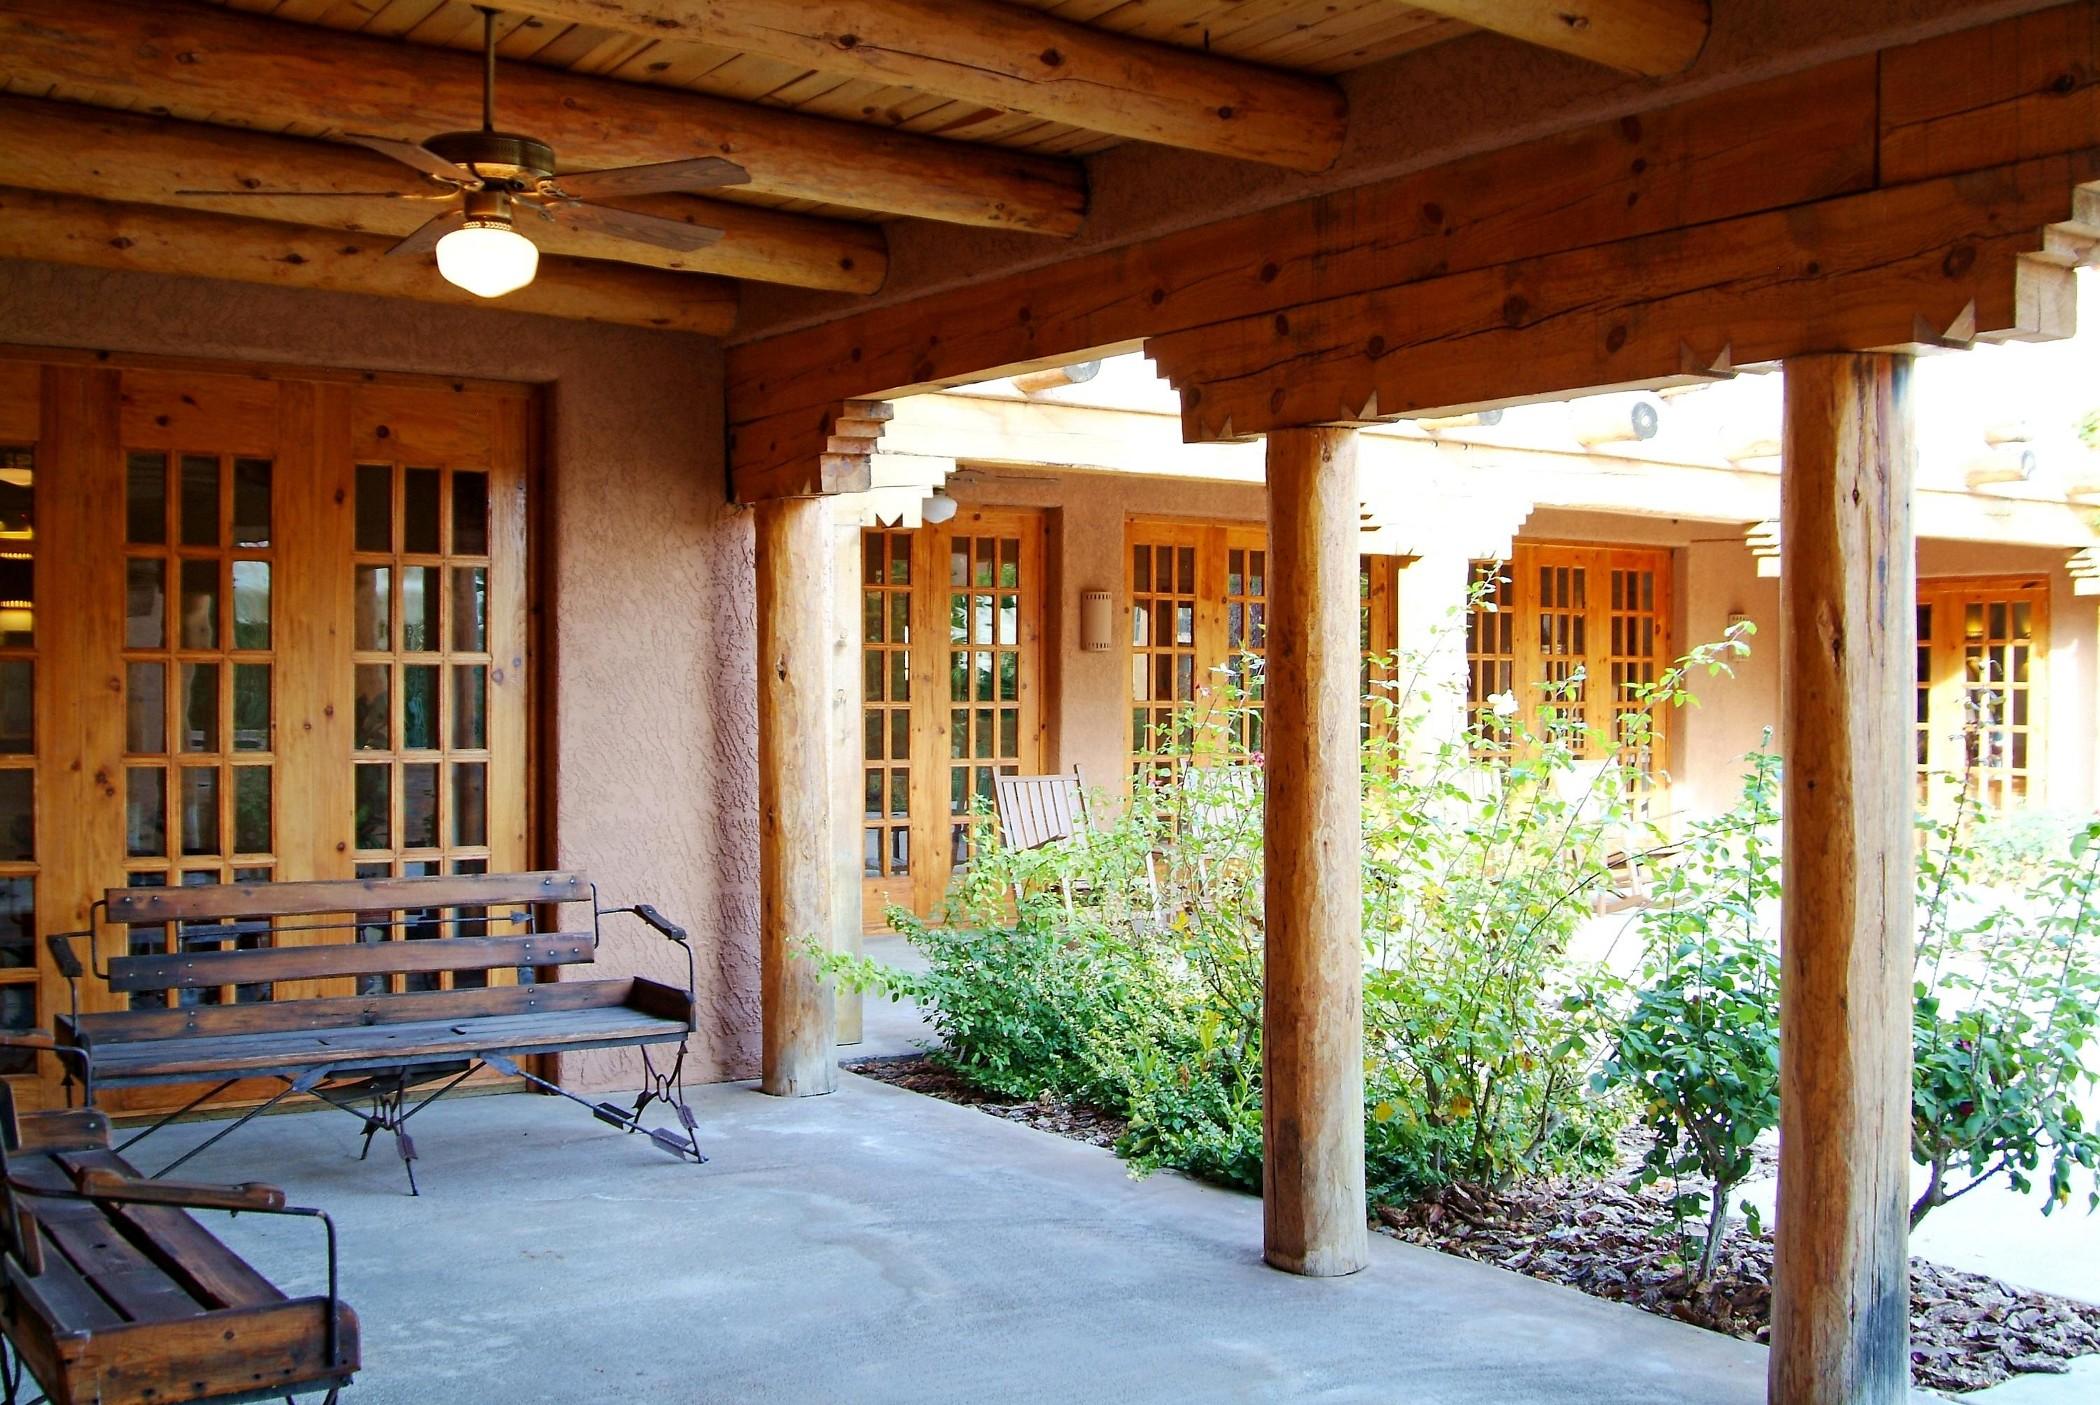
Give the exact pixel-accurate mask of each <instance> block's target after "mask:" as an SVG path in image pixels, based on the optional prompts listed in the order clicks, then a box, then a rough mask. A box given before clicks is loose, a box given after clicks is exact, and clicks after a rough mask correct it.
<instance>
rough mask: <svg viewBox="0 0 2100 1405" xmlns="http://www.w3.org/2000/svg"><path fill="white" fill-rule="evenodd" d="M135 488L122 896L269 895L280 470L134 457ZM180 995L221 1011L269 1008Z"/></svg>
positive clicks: (205, 456) (146, 943) (131, 491)
mask: <svg viewBox="0 0 2100 1405" xmlns="http://www.w3.org/2000/svg"><path fill="white" fill-rule="evenodd" d="M124 483H125V489H124V540H125V550H124V758H125V759H124V853H125V859H126V864H125V881H126V883H128V884H129V885H130V886H132V887H163V886H166V885H169V884H181V885H184V886H188V885H193V884H212V883H224V882H229V881H233V882H267V881H268V880H269V878H270V875H271V873H272V872H273V871H274V870H275V867H276V830H275V819H276V813H275V812H276V793H275V792H276V786H275V774H274V771H275V765H276V751H275V747H276V735H275V728H274V707H273V681H274V673H275V663H276V654H275V650H274V644H275V639H274V620H273V618H272V615H273V603H274V602H273V599H272V593H271V578H272V568H273V565H274V563H275V560H276V550H275V541H274V524H273V518H274V511H273V484H272V464H271V461H270V460H269V459H266V458H261V457H254V456H243V455H231V454H219V453H209V452H174V453H170V452H165V451H162V450H158V449H150V450H148V449H141V450H133V451H131V452H129V453H127V454H126V455H125V460H124ZM207 925H208V924H207ZM129 936H130V941H131V950H132V951H133V952H134V953H141V952H159V951H172V950H176V949H179V948H181V947H184V946H196V945H198V944H199V943H200V942H201V943H206V944H210V945H224V944H225V941H227V940H231V941H233V942H235V943H236V944H238V945H243V946H256V945H260V944H262V942H263V940H264V936H263V934H261V933H256V932H242V933H239V934H233V935H230V936H221V935H220V933H219V932H218V931H217V930H216V929H214V930H212V931H208V932H202V933H198V932H178V931H173V930H170V929H167V928H153V927H133V928H130V929H129ZM180 994H181V999H182V1001H183V1002H184V1003H192V1002H194V1003H200V1004H215V1003H219V1002H221V1001H224V1000H230V999H242V1000H245V999H259V998H266V997H267V994H268V992H267V990H264V989H262V988H249V987H241V988H238V989H227V990H201V991H197V990H185V991H183V992H181V993H180ZM165 998H166V997H165V993H163V992H159V991H155V992H151V993H147V994H143V995H139V996H135V997H134V1003H141V1002H143V1003H148V1004H161V1003H164V1000H165Z"/></svg>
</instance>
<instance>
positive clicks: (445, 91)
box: [0, 0, 1086, 235]
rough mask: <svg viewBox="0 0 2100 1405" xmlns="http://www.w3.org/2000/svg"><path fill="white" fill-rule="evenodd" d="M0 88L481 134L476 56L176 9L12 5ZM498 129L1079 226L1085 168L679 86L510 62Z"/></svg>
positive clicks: (828, 197)
mask: <svg viewBox="0 0 2100 1405" xmlns="http://www.w3.org/2000/svg"><path fill="white" fill-rule="evenodd" d="M0 82H4V83H5V84H7V85H8V86H9V87H10V88H12V89H13V90H15V91H29V92H37V93H46V92H53V91H55V92H56V94H57V95H58V96H62V97H69V98H79V99H80V100H83V101H89V102H96V103H100V104H103V105H105V106H110V107H124V108H137V109H145V110H149V111H152V110H159V111H172V112H178V113H195V114H207V113H208V114H210V115H211V116H212V117H213V119H214V120H216V121H223V122H228V123H234V122H243V123H252V124H254V125H257V126H265V127H269V126H278V127H281V126H288V125H294V124H297V125H299V126H302V127H304V128H307V129H309V130H316V129H317V130H320V131H324V132H346V131H348V132H375V133H379V134H381V135H384V136H392V137H400V138H405V139H407V140H411V141H421V140H423V139H425V138H427V137H429V136H431V135H433V134H434V133H437V132H440V131H446V130H457V129H470V128H476V127H479V126H480V125H481V62H480V60H479V59H478V58H477V57H476V56H475V55H472V54H467V53H460V52H456V51H453V50H449V49H436V48H428V47H423V46H418V45H414V44H407V43H401V42H396V41H392V40H387V39H378V38H371V37H368V36H365V35H360V34H352V33H346V32H343V31H339V30H331V29H321V28H316V27H314V26H310V25H304V24H294V23H288V22H286V21H282V20H274V19H268V18H264V17H261V16H256V15H249V14H242V13H237V12H234V11H230V10H223V9H219V8H216V7H214V6H209V5H196V4H187V3H175V2H174V0H8V3H7V4H5V5H4V6H0ZM496 108H497V120H498V125H499V126H500V127H502V128H503V129H504V130H507V131H514V132H525V133H529V134H530V135H532V136H535V137H538V138H540V139H541V140H544V141H548V142H551V143H552V144H553V146H554V148H555V150H556V152H557V153H559V155H560V156H561V158H562V169H563V170H565V171H573V170H593V169H598V168H601V167H608V166H623V165H630V164H642V163H648V162H655V161H668V160H672V159H675V158H679V157H688V156H722V157H726V158H728V159H729V160H732V161H735V162H737V163H738V164H740V165H742V166H743V167H744V168H745V169H746V170H747V171H749V172H750V177H751V179H750V184H749V187H748V188H749V189H751V190H753V191H758V192H763V193H767V194H772V195H779V196H785V197H789V198H793V199H798V200H810V201H817V202H822V203H829V204H838V205H848V206H853V207H856V208H859V209H864V210H870V211H875V212H879V213H883V214H894V215H913V216H917V217H920V218H923V219H930V220H943V221H947V222H950V223H954V224H966V225H981V226H989V227H994V228H1005V229H1017V230H1025V231H1031V232H1034V233H1040V234H1059V235H1068V234H1072V233H1075V232H1076V231H1077V230H1078V228H1079V225H1080V221H1081V219H1082V217H1083V215H1084V213H1085V208H1086V191H1085V179H1084V176H1083V174H1082V172H1081V170H1080V168H1079V166H1078V165H1077V164H1076V163H1073V162H1069V161H1061V160H1054V159H1051V158H1047V157H1041V156H1031V155H1027V154H1025V153H1020V152H1011V151H1001V150H998V149H996V148H992V147H985V146H971V145H967V144H965V143H961V142H951V141H944V140H941V139H938V138H934V137H924V136H918V135H915V134H912V133H907V132H894V131H888V130H885V129H883V128H879V127H874V126H863V125H861V124H858V123H853V122H841V121H835V120H833V119H830V118H823V117H809V116H804V115H803V114H801V113H797V112H790V111H785V110H782V109H779V108H769V107H762V106H758V105H755V104H750V103H739V102H731V101H728V100H726V99H722V98H715V97H709V96H706V95H704V94H700V93H694V92H686V91H681V90H679V89H675V88H665V87H654V86H650V85H647V84H640V83H623V82H618V81H616V80H612V79H606V78H591V77H581V76H578V75H575V74H570V73H563V72H558V71H555V70H552V69H546V68H540V67H535V66H534V65H531V64H519V63H510V64H504V65H503V66H502V68H501V71H500V72H499V74H498V76H497V80H496Z"/></svg>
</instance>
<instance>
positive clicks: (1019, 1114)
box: [839, 1054, 1127, 1147]
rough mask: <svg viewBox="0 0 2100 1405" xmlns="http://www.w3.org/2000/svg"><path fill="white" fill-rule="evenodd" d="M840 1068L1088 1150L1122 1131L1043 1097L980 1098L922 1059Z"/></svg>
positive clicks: (1114, 1120)
mask: <svg viewBox="0 0 2100 1405" xmlns="http://www.w3.org/2000/svg"><path fill="white" fill-rule="evenodd" d="M839 1067H841V1068H844V1069H850V1070H851V1071H852V1072H854V1073H857V1074H859V1075H860V1076H861V1077H863V1078H872V1079H875V1080H876V1081H877V1082H879V1083H890V1084H894V1085H895V1086H897V1087H899V1088H909V1089H910V1090H911V1091H912V1092H914V1093H924V1094H926V1096H928V1097H930V1098H939V1099H941V1100H942V1101H944V1102H951V1103H961V1104H963V1105H964V1106H966V1107H974V1108H976V1109H977V1110H978V1111H979V1112H989V1113H990V1114H991V1115H992V1116H994V1117H1003V1118H1005V1119H1006V1120H1007V1121H1009V1122H1019V1123H1021V1124H1023V1125H1024V1126H1028V1127H1033V1128H1035V1129H1036V1130H1037V1131H1039V1132H1055V1133H1057V1135H1059V1136H1060V1137H1070V1138H1071V1139H1072V1140H1074V1141H1079V1142H1085V1143H1087V1144H1088V1145H1089V1146H1106V1147H1113V1146H1114V1145H1115V1144H1116V1139H1117V1138H1118V1137H1120V1136H1122V1135H1123V1129H1124V1127H1125V1126H1126V1125H1127V1124H1126V1123H1125V1122H1124V1120H1123V1119H1122V1118H1120V1117H1118V1116H1116V1115H1115V1114H1114V1113H1110V1112H1103V1111H1102V1110H1101V1109H1100V1108H1097V1107H1088V1106H1087V1105H1085V1104H1084V1103H1075V1102H1070V1101H1067V1100H1066V1099H1063V1098H1056V1097H1052V1096H1051V1095H1050V1094H1048V1093H1044V1094H1042V1095H1041V1096H1040V1097H1037V1098H1036V1099H1034V1100H1033V1101H1031V1102H1024V1103H1016V1102H1007V1101H1005V1100H1003V1099H1000V1098H997V1097H994V1096H992V1095H991V1094H989V1093H987V1092H985V1091H984V1090H983V1089H981V1088H979V1087H977V1086H976V1085H975V1084H973V1083H971V1082H970V1081H969V1080H968V1079H966V1078H964V1077H962V1076H961V1075H960V1074H956V1073H951V1072H950V1071H949V1070H947V1069H945V1068H943V1067H941V1066H940V1065H939V1064H937V1063H935V1062H934V1061H933V1060H932V1059H929V1058H927V1057H926V1056H925V1055H924V1054H911V1055H907V1056H906V1057H903V1058H889V1059H859V1060H855V1061H853V1062H850V1063H841V1064H840V1065H839Z"/></svg>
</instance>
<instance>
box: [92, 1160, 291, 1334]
mask: <svg viewBox="0 0 2100 1405" xmlns="http://www.w3.org/2000/svg"><path fill="white" fill-rule="evenodd" d="M57 1160H58V1162H59V1164H60V1165H62V1166H64V1167H65V1168H66V1170H67V1171H68V1172H69V1173H71V1172H74V1171H83V1170H96V1171H113V1172H115V1173H116V1174H118V1175H120V1176H133V1177H135V1176H137V1174H138V1172H136V1171H135V1170H133V1169H132V1168H131V1167H130V1166H129V1165H127V1164H126V1163H125V1161H124V1159H123V1158H122V1157H120V1156H118V1155H117V1154H116V1153H114V1152H109V1151H84V1152H67V1153H62V1154H60V1155H59V1156H58V1158H57ZM110 1213H111V1214H113V1215H115V1216H116V1217H117V1218H118V1219H119V1220H121V1221H123V1223H124V1224H125V1225H126V1226H128V1227H129V1228H130V1230H131V1231H132V1237H133V1238H134V1239H135V1241H136V1242H137V1245H138V1247H139V1248H140V1249H141V1250H143V1251H144V1252H145V1253H146V1254H147V1255H148V1256H149V1257H150V1258H152V1259H153V1260H154V1262H155V1263H156V1264H157V1265H158V1266H159V1267H160V1269H161V1270H162V1271H163V1272H165V1273H166V1274H168V1276H169V1277H171V1278H173V1279H175V1280H176V1281H178V1282H180V1283H182V1284H183V1285H184V1286H185V1287H186V1288H187V1289H188V1290H189V1291H190V1293H191V1294H193V1295H194V1296H196V1297H197V1298H199V1299H201V1300H202V1301H203V1302H204V1304H205V1306H206V1307H209V1308H214V1309H216V1308H222V1307H264V1306H267V1305H268V1304H270V1303H281V1302H283V1301H284V1294H283V1293H281V1292H279V1291H278V1289H277V1287H276V1285H274V1284H273V1283H271V1282H270V1280H269V1279H267V1278H265V1277H263V1276H262V1275H261V1274H260V1273H257V1272H256V1271H255V1270H254V1269H253V1268H251V1267H250V1266H249V1265H248V1261H247V1260H245V1259H243V1258H242V1257H241V1256H240V1255H238V1254H236V1253H234V1252H233V1250H231V1249H229V1248H227V1247H226V1246H225V1245H224V1244H221V1243H220V1242H219V1241H218V1239H217V1238H215V1237H214V1236H213V1235H212V1234H211V1232H210V1231H209V1230H207V1229H205V1228H204V1226H203V1225H201V1224H199V1223H197V1221H196V1220H194V1219H191V1218H190V1216H189V1215H188V1213H186V1212H185V1211H183V1210H181V1209H178V1208H176V1207H174V1206H172V1205H113V1206H111V1207H110Z"/></svg>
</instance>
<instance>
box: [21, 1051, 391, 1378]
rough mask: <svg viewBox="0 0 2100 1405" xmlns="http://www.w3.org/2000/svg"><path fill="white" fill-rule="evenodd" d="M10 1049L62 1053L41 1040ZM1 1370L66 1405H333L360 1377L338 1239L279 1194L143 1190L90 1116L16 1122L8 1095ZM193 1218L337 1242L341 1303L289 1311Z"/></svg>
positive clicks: (295, 1302) (167, 1186)
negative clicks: (293, 1399) (305, 1400)
mask: <svg viewBox="0 0 2100 1405" xmlns="http://www.w3.org/2000/svg"><path fill="white" fill-rule="evenodd" d="M0 1043H4V1044H6V1045H9V1046H12V1047H16V1048H24V1047H27V1048H43V1049H47V1050H53V1051H54V1052H64V1051H59V1050H56V1049H55V1047H54V1045H53V1044H52V1041H51V1040H49V1039H48V1038H45V1037H43V1036H40V1035H28V1036H4V1037H0ZM0 1173H4V1174H0V1334H4V1335H5V1338H6V1341H7V1344H8V1346H9V1347H10V1348H11V1349H12V1351H11V1355H10V1358H9V1359H8V1360H6V1361H4V1362H0V1386H4V1389H5V1398H6V1400H7V1401H9V1402H13V1401H15V1400H17V1399H18V1398H20V1394H21V1388H22V1385H23V1381H22V1376H23V1373H24V1371H25V1369H26V1371H27V1373H28V1374H29V1375H30V1376H32V1377H34V1379H35V1383H36V1385H37V1386H38V1387H39V1388H41V1389H42V1390H43V1392H44V1394H45V1396H46V1397H47V1398H48V1399H49V1400H50V1401H51V1402H52V1405H180V1402H197V1401H240V1400H262V1399H273V1400H274V1399H283V1398H285V1397H287V1396H289V1395H292V1394H293V1393H295V1392H303V1391H323V1390H325V1391H326V1392H327V1396H326V1398H327V1399H328V1400H329V1401H333V1400H334V1399H335V1398H336V1393H337V1392H338V1391H339V1390H340V1389H341V1388H342V1387H343V1386H345V1385H348V1384H349V1383H350V1379H351V1377H352V1376H353V1375H354V1374H356V1372H357V1370H358V1366H359V1355H358V1332H357V1314H356V1313H354V1312H352V1311H351V1310H350V1307H349V1305H348V1304H346V1303H344V1302H343V1301H342V1299H341V1298H340V1297H339V1296H338V1294H337V1280H336V1252H335V1226H334V1224H333V1223H332V1222H330V1220H329V1219H328V1217H327V1216H326V1215H324V1214H322V1213H321V1212H320V1211H318V1210H309V1209H302V1208H299V1207H297V1206H290V1205H286V1204H285V1198H284V1192H282V1191H280V1190H276V1189H273V1188H272V1187H270V1186H265V1185H253V1184H250V1185H188V1184H178V1183H173V1182H169V1181H155V1180H146V1179H143V1178H141V1177H140V1176H139V1175H138V1173H137V1172H135V1171H134V1170H133V1169H132V1168H131V1167H130V1165H128V1164H127V1163H126V1162H125V1161H124V1160H123V1159H122V1158H121V1157H119V1156H118V1155H117V1154H116V1153H115V1152H113V1151H111V1150H110V1149H109V1119H108V1118H106V1117H104V1116H103V1115H102V1114H101V1113H100V1112H97V1111H94V1110H92V1109H72V1110H67V1111H58V1112H31V1113H23V1114H20V1115H18V1114H17V1113H16V1111H15V1105H14V1099H13V1096H12V1095H11V1094H10V1093H9V1092H8V1090H7V1087H6V1085H5V1084H4V1083H0ZM190 1210H224V1211H228V1212H231V1213H235V1214H239V1213H243V1212H247V1213H253V1214H260V1215H295V1216H301V1217H305V1218H310V1219H314V1220H318V1221H319V1222H320V1223H321V1225H322V1227H323V1229H324V1231H325V1232H326V1236H327V1251H328V1293H327V1295H326V1296H325V1297H299V1298H294V1297H289V1296H287V1295H286V1294H285V1293H284V1292H283V1291H281V1290H280V1289H279V1288H278V1287H277V1286H276V1285H275V1284H273V1283H271V1282H270V1280H269V1279H267V1278H265V1277H264V1276H263V1275H262V1274H260V1273H258V1272H257V1271H256V1270H255V1269H254V1268H252V1267H250V1266H249V1265H248V1263H247V1262H246V1261H245V1260H243V1259H242V1258H241V1257H240V1256H239V1255H238V1254H236V1253H234V1252H233V1251H232V1250H231V1249H229V1248H227V1247H226V1246H225V1245H224V1244H222V1243H220V1242H219V1240H218V1239H217V1238H216V1237H215V1236H213V1234H212V1233H211V1231H209V1230H207V1229H206V1228H205V1227H204V1226H203V1225H202V1224H200V1223H199V1222H198V1221H197V1220H196V1219H194V1218H192V1217H191V1216H190V1215H189V1214H188V1213H187V1212H188V1211H190Z"/></svg>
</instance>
